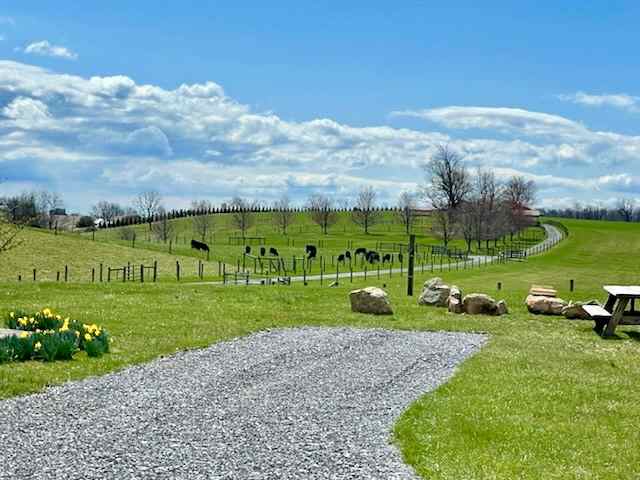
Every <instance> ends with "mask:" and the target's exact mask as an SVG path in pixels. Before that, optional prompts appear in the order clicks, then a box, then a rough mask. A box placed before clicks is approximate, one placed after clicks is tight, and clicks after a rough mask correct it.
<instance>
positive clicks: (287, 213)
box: [271, 195, 295, 235]
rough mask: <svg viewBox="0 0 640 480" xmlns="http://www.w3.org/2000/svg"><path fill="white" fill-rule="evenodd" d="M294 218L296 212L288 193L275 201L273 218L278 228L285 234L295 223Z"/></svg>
mask: <svg viewBox="0 0 640 480" xmlns="http://www.w3.org/2000/svg"><path fill="white" fill-rule="evenodd" d="M294 218H295V212H294V211H293V210H292V209H291V202H290V201H289V197H288V196H287V195H283V196H282V197H280V198H279V199H278V200H276V201H275V202H273V212H271V219H272V220H273V223H274V225H275V226H276V228H278V229H279V230H280V232H282V234H283V235H286V234H287V229H288V228H289V226H290V225H291V224H292V223H293V221H294Z"/></svg>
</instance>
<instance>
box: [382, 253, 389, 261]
mask: <svg viewBox="0 0 640 480" xmlns="http://www.w3.org/2000/svg"><path fill="white" fill-rule="evenodd" d="M390 261H391V254H390V253H385V254H384V255H383V256H382V263H386V262H390Z"/></svg>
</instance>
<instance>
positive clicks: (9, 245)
mask: <svg viewBox="0 0 640 480" xmlns="http://www.w3.org/2000/svg"><path fill="white" fill-rule="evenodd" d="M23 228H24V224H23V223H14V222H11V221H9V219H8V218H7V216H6V215H5V214H4V213H2V214H0V253H4V252H8V251H9V250H13V249H14V248H16V247H19V246H20V245H21V244H22V239H20V232H21V231H22V229H23Z"/></svg>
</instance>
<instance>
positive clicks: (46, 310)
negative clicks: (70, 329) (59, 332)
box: [42, 308, 51, 317]
mask: <svg viewBox="0 0 640 480" xmlns="http://www.w3.org/2000/svg"><path fill="white" fill-rule="evenodd" d="M42 314H43V315H44V316H45V317H50V316H51V310H50V309H48V308H45V309H44V310H42Z"/></svg>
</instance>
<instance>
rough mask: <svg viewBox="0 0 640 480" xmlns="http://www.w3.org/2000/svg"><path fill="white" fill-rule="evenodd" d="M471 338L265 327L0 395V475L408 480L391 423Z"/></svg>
mask: <svg viewBox="0 0 640 480" xmlns="http://www.w3.org/2000/svg"><path fill="white" fill-rule="evenodd" d="M485 339H486V337H484V336H483V335H476V334H464V333H428V332H405V331H389V330H381V329H352V328H300V329H279V330H271V331H266V332H261V333H256V334H253V335H250V336H248V337H244V338H239V339H236V340H233V341H228V342H221V343H217V344H215V345H213V346H211V347H209V348H206V349H201V350H193V351H189V352H182V353H178V354H176V355H172V356H170V357H166V358H162V359H159V360H156V361H153V362H151V363H148V364H144V365H139V366H134V367H131V368H128V369H126V370H123V371H121V372H118V373H113V374H109V375H105V376H102V377H97V378H91V379H87V380H84V381H80V382H74V383H68V384H65V385H63V386H60V387H52V388H49V389H47V390H46V391H45V392H44V393H41V394H36V395H30V396H26V397H20V398H14V399H9V400H5V401H2V402H0V426H1V428H0V478H2V479H22V478H38V479H52V478H56V479H58V478H59V479H65V480H71V479H130V478H131V479H132V478H154V479H155V478H166V479H176V478H180V479H183V478H185V479H186V478H188V479H192V478H193V479H196V478H198V479H243V480H244V479H248V480H250V479H351V478H358V479H360V478H366V479H384V480H391V479H413V478H416V476H415V474H414V473H413V472H412V470H411V469H410V468H409V467H407V466H406V465H404V464H403V462H402V459H401V456H400V454H399V453H398V451H397V450H396V448H395V447H394V446H393V445H391V444H390V443H389V442H390V436H391V433H390V432H391V429H392V428H393V424H394V422H395V420H396V419H397V418H398V416H399V415H400V414H401V412H402V411H403V410H404V409H405V408H406V407H407V406H408V405H409V404H410V403H411V402H412V401H414V400H416V399H417V398H418V397H420V396H421V395H422V394H423V393H425V392H427V391H429V390H432V389H434V388H436V387H437V386H438V385H440V384H441V383H443V382H445V381H446V380H447V379H448V378H449V377H451V375H452V374H453V373H454V370H455V367H456V365H458V364H459V363H460V362H462V361H463V360H464V359H465V358H467V357H468V356H470V355H471V354H473V353H474V352H476V351H477V350H478V349H479V348H480V347H481V346H482V344H483V343H484V342H485ZM15 368H20V367H19V366H16V367H15Z"/></svg>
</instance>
